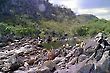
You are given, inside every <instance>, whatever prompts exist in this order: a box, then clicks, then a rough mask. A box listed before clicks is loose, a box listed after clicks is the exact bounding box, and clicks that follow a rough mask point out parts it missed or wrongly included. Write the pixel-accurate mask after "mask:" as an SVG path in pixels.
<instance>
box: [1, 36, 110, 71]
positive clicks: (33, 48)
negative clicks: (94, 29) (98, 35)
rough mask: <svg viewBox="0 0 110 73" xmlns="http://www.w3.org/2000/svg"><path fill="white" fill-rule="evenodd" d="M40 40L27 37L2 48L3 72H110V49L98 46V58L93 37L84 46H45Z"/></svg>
mask: <svg viewBox="0 0 110 73" xmlns="http://www.w3.org/2000/svg"><path fill="white" fill-rule="evenodd" d="M40 41H41V39H39V38H38V39H32V38H24V39H22V40H14V43H11V42H9V45H8V46H5V47H2V48H0V50H1V52H0V71H1V72H0V73H110V67H109V65H110V56H109V51H107V50H104V51H103V50H102V49H98V50H97V51H99V52H98V53H97V54H96V57H95V58H94V52H95V50H94V48H93V47H95V46H96V42H94V41H93V40H90V41H88V43H86V45H85V46H84V47H83V48H81V47H79V46H78V45H77V46H73V45H72V46H68V45H66V46H65V47H64V46H63V47H60V48H58V49H53V50H47V49H45V48H43V47H41V46H40V44H39V42H40ZM101 51H103V54H102V52H101Z"/></svg>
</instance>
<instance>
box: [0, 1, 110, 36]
mask: <svg viewBox="0 0 110 73" xmlns="http://www.w3.org/2000/svg"><path fill="white" fill-rule="evenodd" d="M95 20H96V22H94V21H95ZM90 21H91V23H89V22H90ZM97 21H98V22H99V21H100V22H102V23H103V21H101V20H99V19H98V18H97V17H96V16H94V15H91V14H84V15H76V14H75V13H74V11H72V10H71V9H68V8H65V7H62V6H58V5H53V4H51V3H49V1H48V0H1V1H0V22H1V23H0V27H1V28H2V29H0V30H1V31H0V34H1V36H2V35H3V36H4V35H5V36H6V35H12V36H13V35H14V36H17V37H18V36H20V37H25V36H33V37H34V36H42V37H44V36H47V35H51V34H52V33H53V32H54V33H56V34H57V35H58V34H60V35H63V34H64V33H67V34H69V35H72V36H73V35H78V36H82V35H83V36H87V35H86V34H88V33H89V34H91V33H95V32H94V30H90V31H91V32H86V30H85V27H84V29H82V26H83V25H86V24H87V25H88V26H89V24H95V23H96V24H97ZM104 22H105V21H104ZM106 22H108V21H106ZM80 28H81V29H80ZM82 30H83V31H84V32H80V31H82ZM92 31H93V32H92ZM47 33H48V34H47Z"/></svg>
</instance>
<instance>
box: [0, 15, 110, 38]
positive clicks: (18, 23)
mask: <svg viewBox="0 0 110 73" xmlns="http://www.w3.org/2000/svg"><path fill="white" fill-rule="evenodd" d="M109 27H110V21H107V20H104V19H94V20H91V21H89V22H88V23H83V24H82V23H78V22H77V21H75V19H74V20H66V19H65V20H63V21H61V22H59V21H55V20H46V19H42V20H39V21H35V20H33V19H31V18H29V17H28V16H26V15H23V16H16V19H15V20H12V19H11V20H5V21H4V22H2V23H0V34H1V35H7V34H14V35H16V36H21V37H23V36H32V37H34V36H36V35H39V36H41V37H42V38H44V37H46V36H47V35H52V32H55V33H57V36H59V34H60V35H63V34H64V33H67V34H69V36H73V35H77V36H82V37H87V36H89V37H90V36H94V35H96V34H97V33H98V32H103V33H105V34H107V35H109V34H110V28H109Z"/></svg>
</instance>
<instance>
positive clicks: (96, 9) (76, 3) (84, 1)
mask: <svg viewBox="0 0 110 73" xmlns="http://www.w3.org/2000/svg"><path fill="white" fill-rule="evenodd" d="M50 2H51V3H53V4H59V5H64V6H66V7H68V8H71V9H72V10H73V11H74V12H75V13H76V14H93V15H96V16H97V17H99V18H105V19H109V20H110V0H50Z"/></svg>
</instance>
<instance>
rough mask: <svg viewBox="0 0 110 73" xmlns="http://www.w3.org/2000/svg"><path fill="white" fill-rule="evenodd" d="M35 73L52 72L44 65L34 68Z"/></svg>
mask: <svg viewBox="0 0 110 73" xmlns="http://www.w3.org/2000/svg"><path fill="white" fill-rule="evenodd" d="M36 73H52V72H51V71H50V69H49V68H48V67H46V66H43V67H41V68H40V69H38V70H36Z"/></svg>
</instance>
